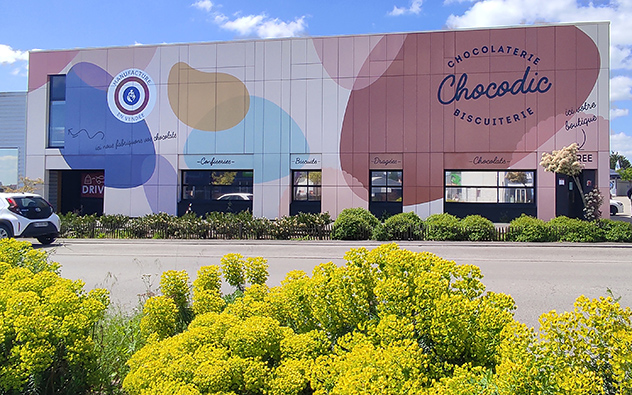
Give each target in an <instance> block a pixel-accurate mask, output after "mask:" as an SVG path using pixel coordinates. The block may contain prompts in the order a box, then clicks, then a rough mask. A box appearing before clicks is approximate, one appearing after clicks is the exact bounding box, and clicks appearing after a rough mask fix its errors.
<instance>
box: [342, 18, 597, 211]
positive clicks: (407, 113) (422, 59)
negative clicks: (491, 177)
mask: <svg viewBox="0 0 632 395" xmlns="http://www.w3.org/2000/svg"><path fill="white" fill-rule="evenodd" d="M379 48H380V45H378V46H376V47H375V49H376V50H379ZM382 52H383V51H382ZM431 55H432V56H431ZM383 57H384V55H383V53H381V51H377V52H376V51H373V52H372V53H371V54H370V55H369V57H368V58H367V60H366V63H365V66H363V68H362V70H367V65H368V66H370V64H371V63H372V62H373V63H374V62H378V61H379V60H380V59H381V58H383ZM391 58H394V59H395V60H394V61H393V62H391V63H390V65H389V67H388V69H387V70H386V71H385V72H381V71H380V73H379V78H377V79H376V80H375V81H374V82H372V83H371V84H370V85H369V86H366V87H362V88H361V89H358V88H359V85H357V84H356V85H354V89H353V90H352V92H351V95H350V97H349V101H348V104H347V108H346V111H345V116H344V120H343V125H342V131H341V137H340V152H341V155H340V161H341V166H342V170H343V171H344V172H345V173H346V174H347V175H348V176H346V177H345V179H346V180H347V182H348V183H349V185H351V183H352V182H353V180H358V181H359V182H360V183H361V184H362V185H363V186H364V187H365V188H368V175H367V174H366V173H367V172H366V168H365V167H364V166H357V162H358V159H359V158H358V155H360V156H362V155H364V156H365V157H367V158H368V153H382V152H383V153H389V152H390V153H398V152H400V153H401V152H404V153H405V155H407V153H410V154H408V156H407V157H406V160H405V161H404V164H403V167H404V168H403V172H404V177H406V180H410V182H411V183H412V184H417V185H419V186H420V187H422V188H425V189H426V190H429V193H415V192H414V191H411V189H409V192H405V195H404V205H413V204H419V203H425V202H429V201H432V200H436V199H440V198H442V196H443V188H442V181H441V180H442V175H441V174H439V173H440V172H441V171H442V169H443V163H441V161H443V153H468V152H469V153H473V152H474V153H475V152H481V153H484V152H507V153H513V155H511V156H512V157H513V159H512V160H514V161H517V160H520V159H521V157H525V156H526V155H528V154H529V153H530V152H533V151H535V150H537V149H538V147H540V146H541V145H543V144H544V143H546V142H547V141H549V140H550V139H551V138H552V137H553V136H554V135H556V133H557V132H559V131H560V130H563V129H564V127H565V123H566V121H567V120H568V119H569V118H568V117H565V116H564V113H565V111H567V110H568V109H573V108H577V107H579V106H581V105H582V104H583V103H584V101H585V100H586V99H587V97H588V95H589V94H590V93H591V91H592V90H593V88H594V86H595V83H596V80H597V77H598V76H599V72H600V65H601V59H600V56H599V50H598V48H597V47H596V45H595V43H594V42H593V41H592V39H591V38H590V37H588V36H587V35H586V34H585V33H583V32H582V31H581V30H580V29H578V28H576V27H575V26H555V27H541V28H535V29H534V28H515V29H498V30H482V31H453V32H441V33H432V34H427V33H418V34H408V35H406V38H405V41H404V43H403V45H401V50H400V53H399V54H398V55H397V56H395V57H391ZM368 69H369V70H370V67H369V68H368ZM369 79H370V78H369ZM550 120H554V122H550ZM525 137H528V138H525ZM350 153H353V154H350ZM412 155H414V157H411V156H412ZM436 162H439V163H436ZM354 165H355V166H354ZM433 168H434V169H440V170H435V171H434V172H433V171H432V169H433ZM429 169H431V173H432V174H431V175H430V179H426V180H424V181H422V182H421V183H420V182H419V180H420V179H423V178H427V176H424V174H427V173H428V170H429ZM405 182H406V181H405ZM424 183H425V184H424Z"/></svg>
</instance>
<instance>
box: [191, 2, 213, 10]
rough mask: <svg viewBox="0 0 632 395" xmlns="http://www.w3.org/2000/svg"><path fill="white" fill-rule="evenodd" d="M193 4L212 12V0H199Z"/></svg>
mask: <svg viewBox="0 0 632 395" xmlns="http://www.w3.org/2000/svg"><path fill="white" fill-rule="evenodd" d="M191 6H192V7H195V8H197V9H200V10H203V11H206V12H211V10H212V9H213V2H212V1H210V0H199V1H196V2H195V3H193V4H191Z"/></svg>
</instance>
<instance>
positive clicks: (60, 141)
mask: <svg viewBox="0 0 632 395" xmlns="http://www.w3.org/2000/svg"><path fill="white" fill-rule="evenodd" d="M48 98H49V99H48V100H49V103H48V104H49V106H48V147H49V148H63V147H64V134H65V133H66V76H65V75H51V76H50V77H49V94H48Z"/></svg>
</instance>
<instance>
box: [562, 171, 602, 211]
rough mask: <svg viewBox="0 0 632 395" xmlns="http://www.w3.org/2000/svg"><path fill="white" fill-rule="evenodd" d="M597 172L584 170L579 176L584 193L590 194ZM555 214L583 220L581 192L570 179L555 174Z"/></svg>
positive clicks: (594, 184)
mask: <svg viewBox="0 0 632 395" xmlns="http://www.w3.org/2000/svg"><path fill="white" fill-rule="evenodd" d="M596 177H597V171H596V170H584V171H583V172H582V174H580V175H579V181H580V182H581V183H582V188H583V190H584V193H588V192H590V191H591V190H592V189H593V188H594V187H595V186H596V185H597V184H596ZM555 185H556V190H555V214H556V215H557V216H558V217H560V216H562V215H563V216H566V217H569V218H582V219H583V218H584V203H583V201H582V198H581V192H580V190H579V188H578V187H577V185H575V180H574V179H573V178H572V177H569V176H565V175H563V174H556V183H555Z"/></svg>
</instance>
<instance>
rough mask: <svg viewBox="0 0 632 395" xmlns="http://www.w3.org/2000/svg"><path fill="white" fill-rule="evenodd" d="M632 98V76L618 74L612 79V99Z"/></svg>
mask: <svg viewBox="0 0 632 395" xmlns="http://www.w3.org/2000/svg"><path fill="white" fill-rule="evenodd" d="M617 100H632V77H628V76H625V75H618V76H616V77H612V78H611V79H610V101H611V102H613V101H617Z"/></svg>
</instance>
